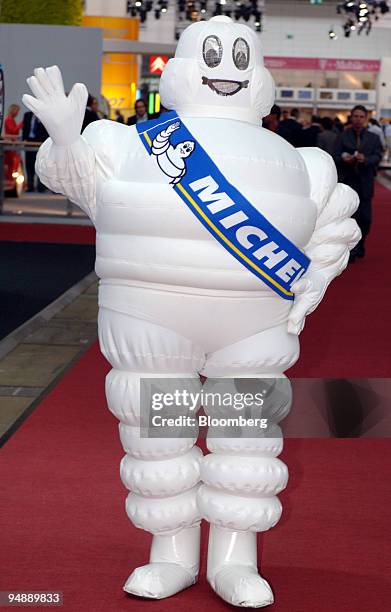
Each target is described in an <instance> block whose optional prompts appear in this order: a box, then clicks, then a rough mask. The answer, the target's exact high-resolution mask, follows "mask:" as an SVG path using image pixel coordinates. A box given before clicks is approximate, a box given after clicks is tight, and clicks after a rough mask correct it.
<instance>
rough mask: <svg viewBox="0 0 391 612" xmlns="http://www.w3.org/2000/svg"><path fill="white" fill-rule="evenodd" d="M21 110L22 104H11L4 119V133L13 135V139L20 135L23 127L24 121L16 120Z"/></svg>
mask: <svg viewBox="0 0 391 612" xmlns="http://www.w3.org/2000/svg"><path fill="white" fill-rule="evenodd" d="M19 111H20V106H18V105H17V104H11V106H10V107H9V109H8V115H7V116H6V118H5V120H4V135H5V136H7V137H9V136H11V140H13V139H15V138H17V137H18V136H19V132H20V130H21V129H22V127H23V121H19V123H17V121H16V117H17V116H18V114H19Z"/></svg>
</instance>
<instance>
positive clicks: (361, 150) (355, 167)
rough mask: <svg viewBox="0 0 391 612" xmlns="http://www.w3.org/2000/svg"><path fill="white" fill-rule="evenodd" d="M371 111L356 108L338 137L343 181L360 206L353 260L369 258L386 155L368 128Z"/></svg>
mask: <svg viewBox="0 0 391 612" xmlns="http://www.w3.org/2000/svg"><path fill="white" fill-rule="evenodd" d="M367 119H368V111H367V109H366V108H365V106H361V105H359V106H355V107H354V108H353V110H352V114H351V126H350V127H349V128H347V129H346V130H345V131H344V132H342V134H341V135H340V136H339V137H338V141H337V143H336V148H335V153H334V159H335V163H336V165H337V168H338V174H339V180H340V182H341V183H345V184H346V185H349V187H352V189H354V190H355V191H356V192H357V193H358V195H359V198H360V204H359V207H358V209H357V211H356V212H355V214H354V215H353V217H354V218H355V219H356V221H357V223H358V225H359V227H360V229H361V233H362V238H361V240H360V242H359V243H358V245H357V246H356V247H355V248H354V249H353V251H352V252H351V257H350V261H354V260H355V259H356V258H357V257H364V255H365V240H366V238H367V236H368V234H369V230H370V227H371V222H372V198H373V191H374V182H375V176H376V170H377V166H378V165H379V162H380V160H381V158H382V155H383V150H382V145H381V142H380V139H379V137H378V136H377V135H376V134H372V133H371V132H369V131H368V129H367V127H366V126H367Z"/></svg>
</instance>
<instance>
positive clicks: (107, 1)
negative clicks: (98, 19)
mask: <svg viewBox="0 0 391 612" xmlns="http://www.w3.org/2000/svg"><path fill="white" fill-rule="evenodd" d="M126 4H127V3H126V0H86V3H85V8H84V14H85V15H106V16H107V17H126Z"/></svg>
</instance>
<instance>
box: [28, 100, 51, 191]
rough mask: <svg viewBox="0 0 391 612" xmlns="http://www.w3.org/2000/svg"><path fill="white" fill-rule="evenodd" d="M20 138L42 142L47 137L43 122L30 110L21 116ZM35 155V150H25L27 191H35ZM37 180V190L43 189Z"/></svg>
mask: <svg viewBox="0 0 391 612" xmlns="http://www.w3.org/2000/svg"><path fill="white" fill-rule="evenodd" d="M22 138H23V140H27V141H30V142H44V141H45V140H46V139H47V138H48V133H47V131H46V130H45V128H44V126H43V124H42V123H41V122H40V120H39V119H38V118H37V117H36V116H35V115H33V113H32V112H31V111H29V112H28V113H25V114H24V116H23V128H22ZM36 157H37V151H25V159H26V174H27V191H35V186H34V179H35V158H36ZM37 182H38V185H37V188H38V191H45V186H44V185H43V184H42V183H41V181H40V180H39V178H38V177H37Z"/></svg>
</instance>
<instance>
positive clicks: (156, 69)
mask: <svg viewBox="0 0 391 612" xmlns="http://www.w3.org/2000/svg"><path fill="white" fill-rule="evenodd" d="M167 62H168V57H167V55H151V57H150V58H149V73H150V74H161V73H162V72H163V70H164V67H165V65H166V64H167Z"/></svg>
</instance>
